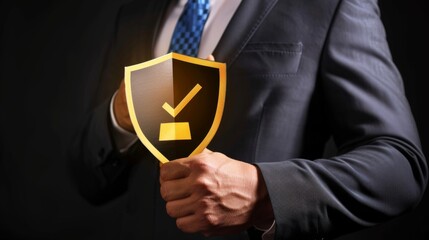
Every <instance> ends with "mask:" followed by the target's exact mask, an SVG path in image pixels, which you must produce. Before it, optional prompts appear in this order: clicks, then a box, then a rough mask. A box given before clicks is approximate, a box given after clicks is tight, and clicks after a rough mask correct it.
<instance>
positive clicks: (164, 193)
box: [161, 185, 168, 201]
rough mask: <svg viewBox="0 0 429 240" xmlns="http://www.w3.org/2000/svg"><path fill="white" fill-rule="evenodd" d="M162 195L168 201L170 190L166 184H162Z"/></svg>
mask: <svg viewBox="0 0 429 240" xmlns="http://www.w3.org/2000/svg"><path fill="white" fill-rule="evenodd" d="M161 197H162V198H163V199H164V200H165V201H168V190H167V188H166V187H165V185H162V186H161Z"/></svg>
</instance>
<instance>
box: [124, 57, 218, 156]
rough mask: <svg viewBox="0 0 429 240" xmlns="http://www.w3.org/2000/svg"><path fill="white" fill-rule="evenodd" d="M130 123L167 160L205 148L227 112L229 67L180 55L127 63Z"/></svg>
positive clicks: (127, 95)
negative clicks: (227, 74) (129, 64)
mask: <svg viewBox="0 0 429 240" xmlns="http://www.w3.org/2000/svg"><path fill="white" fill-rule="evenodd" d="M125 89H126V97H127V105H128V111H129V113H130V118H131V122H132V124H133V126H134V129H135V131H136V133H137V136H138V137H139V139H140V141H141V142H142V143H143V144H144V146H145V147H146V148H147V149H148V150H149V151H150V152H151V153H152V154H153V155H154V156H155V157H156V158H157V159H158V160H159V161H160V162H162V163H165V162H168V161H169V160H174V159H178V158H183V157H188V156H192V155H194V154H198V153H200V152H201V151H203V149H204V148H206V147H207V146H208V144H209V143H210V141H211V140H212V138H213V137H214V135H215V133H216V131H217V129H218V127H219V124H220V121H221V118H222V114H223V109H224V104H225V94H226V65H225V64H224V63H219V62H214V61H209V60H203V59H199V58H194V57H189V56H185V55H181V54H177V53H169V54H166V55H164V56H161V57H159V58H156V59H153V60H150V61H147V62H144V63H140V64H136V65H132V66H128V67H125Z"/></svg>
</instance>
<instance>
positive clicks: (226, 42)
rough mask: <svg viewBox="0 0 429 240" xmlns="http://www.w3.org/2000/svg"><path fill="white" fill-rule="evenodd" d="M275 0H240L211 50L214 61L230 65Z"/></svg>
mask: <svg viewBox="0 0 429 240" xmlns="http://www.w3.org/2000/svg"><path fill="white" fill-rule="evenodd" d="M276 3H277V0H256V1H255V0H242V2H241V4H240V6H239V7H238V9H237V11H236V13H235V14H234V17H233V18H232V19H231V21H230V23H229V24H228V27H227V28H226V30H225V32H224V34H223V35H222V37H221V39H220V41H219V43H218V45H217V46H216V49H215V50H214V52H213V55H214V56H215V59H216V61H220V62H226V63H227V65H228V66H230V65H231V64H232V63H233V62H234V60H235V59H236V58H237V56H238V54H240V52H241V51H242V50H243V48H244V46H245V45H246V44H247V43H248V41H249V40H250V38H251V37H252V36H253V34H254V33H255V32H256V30H257V29H258V28H259V26H260V24H261V23H262V21H263V20H264V19H265V17H266V16H267V15H268V13H269V12H270V11H271V9H272V8H273V7H274V5H275V4H276Z"/></svg>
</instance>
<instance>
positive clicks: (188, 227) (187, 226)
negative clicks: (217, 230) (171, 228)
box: [176, 214, 204, 233]
mask: <svg viewBox="0 0 429 240" xmlns="http://www.w3.org/2000/svg"><path fill="white" fill-rule="evenodd" d="M176 226H177V228H179V229H180V230H182V231H183V232H186V233H196V232H200V231H202V230H204V229H202V228H203V224H202V222H201V221H200V219H199V217H197V215H195V214H192V215H189V216H186V217H181V218H178V219H176Z"/></svg>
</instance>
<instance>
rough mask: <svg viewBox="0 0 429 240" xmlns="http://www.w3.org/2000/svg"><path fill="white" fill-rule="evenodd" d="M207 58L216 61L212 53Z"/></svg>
mask: <svg viewBox="0 0 429 240" xmlns="http://www.w3.org/2000/svg"><path fill="white" fill-rule="evenodd" d="M206 59H207V60H209V61H214V60H215V58H214V56H213V55H211V54H210V55H209V56H208V57H207V58H206Z"/></svg>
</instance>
